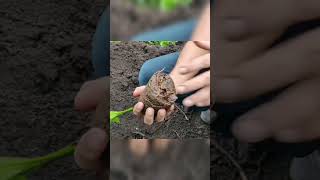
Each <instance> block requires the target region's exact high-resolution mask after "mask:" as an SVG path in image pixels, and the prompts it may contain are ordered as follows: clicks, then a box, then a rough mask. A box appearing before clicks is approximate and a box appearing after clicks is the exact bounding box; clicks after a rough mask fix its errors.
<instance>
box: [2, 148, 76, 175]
mask: <svg viewBox="0 0 320 180" xmlns="http://www.w3.org/2000/svg"><path fill="white" fill-rule="evenodd" d="M74 151H75V146H74V145H69V146H67V147H65V148H63V149H60V150H58V151H56V152H53V153H50V154H48V155H45V156H42V157H36V158H21V157H0V180H27V175H29V174H31V173H33V172H35V171H36V170H38V169H40V168H41V167H44V166H45V165H47V164H49V163H51V162H53V161H55V160H58V159H61V158H64V157H67V156H71V155H73V154H74Z"/></svg>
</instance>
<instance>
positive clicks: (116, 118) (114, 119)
mask: <svg viewBox="0 0 320 180" xmlns="http://www.w3.org/2000/svg"><path fill="white" fill-rule="evenodd" d="M132 110H133V108H132V107H131V108H128V109H126V110H123V111H110V123H116V124H120V116H122V115H124V114H126V113H128V112H132Z"/></svg>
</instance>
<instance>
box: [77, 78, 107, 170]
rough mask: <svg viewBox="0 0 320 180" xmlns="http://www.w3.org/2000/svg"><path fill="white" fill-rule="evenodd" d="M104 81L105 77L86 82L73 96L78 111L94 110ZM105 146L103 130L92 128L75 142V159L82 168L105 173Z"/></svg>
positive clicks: (102, 90) (102, 93) (101, 95)
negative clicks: (103, 157)
mask: <svg viewBox="0 0 320 180" xmlns="http://www.w3.org/2000/svg"><path fill="white" fill-rule="evenodd" d="M106 83H107V77H104V78H100V79H97V80H94V81H89V82H86V83H85V84H84V85H83V86H82V87H81V89H80V91H79V92H78V94H77V96H76V98H75V108H76V109H77V110H80V111H92V110H95V109H96V106H97V105H98V102H99V101H100V99H101V97H103V95H104V93H106ZM106 123H107V122H106ZM106 148H107V134H106V132H105V130H103V129H99V128H92V129H90V130H89V131H88V132H87V133H85V134H84V135H83V136H82V137H81V139H80V141H79V143H78V144H77V147H76V152H75V160H76V162H77V164H78V165H79V166H80V167H81V168H83V169H89V170H95V171H97V172H101V173H105V171H106V169H105V168H106V163H107V162H104V161H103V160H102V156H103V153H104V152H105V150H106Z"/></svg>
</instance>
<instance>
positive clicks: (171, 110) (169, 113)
mask: <svg viewBox="0 0 320 180" xmlns="http://www.w3.org/2000/svg"><path fill="white" fill-rule="evenodd" d="M173 112H174V104H173V105H171V106H170V109H169V111H168V112H167V115H166V118H167V117H169V116H170V115H171V114H172V113H173Z"/></svg>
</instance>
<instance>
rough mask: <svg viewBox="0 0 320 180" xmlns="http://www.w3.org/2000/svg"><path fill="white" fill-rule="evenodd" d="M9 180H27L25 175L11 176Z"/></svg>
mask: <svg viewBox="0 0 320 180" xmlns="http://www.w3.org/2000/svg"><path fill="white" fill-rule="evenodd" d="M10 180H28V179H27V177H25V176H22V175H18V176H15V177H13V178H11V179H10Z"/></svg>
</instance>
